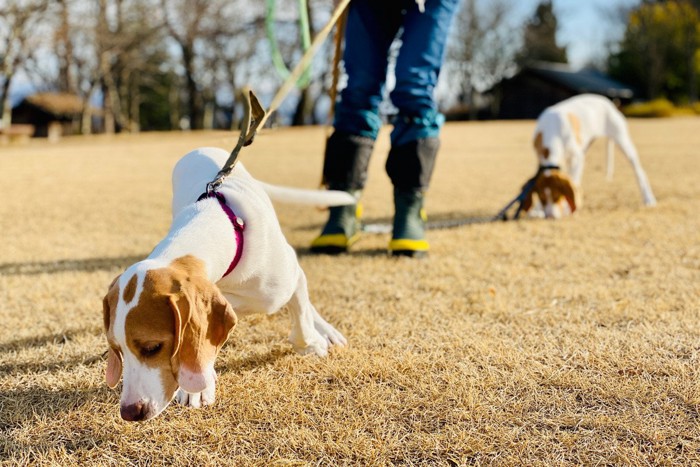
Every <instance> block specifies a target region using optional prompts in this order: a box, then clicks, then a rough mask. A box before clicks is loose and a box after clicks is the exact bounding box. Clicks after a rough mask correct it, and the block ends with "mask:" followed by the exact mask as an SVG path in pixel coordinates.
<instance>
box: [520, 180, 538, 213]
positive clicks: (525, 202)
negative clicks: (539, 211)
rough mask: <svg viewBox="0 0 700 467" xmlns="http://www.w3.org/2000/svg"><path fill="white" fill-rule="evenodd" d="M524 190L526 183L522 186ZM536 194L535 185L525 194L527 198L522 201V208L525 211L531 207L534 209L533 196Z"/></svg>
mask: <svg viewBox="0 0 700 467" xmlns="http://www.w3.org/2000/svg"><path fill="white" fill-rule="evenodd" d="M521 189H522V190H525V185H523V187H522V188H521ZM534 196H535V187H533V188H532V189H531V190H530V192H529V193H527V194H526V195H525V198H524V199H523V202H522V210H523V212H528V211H529V210H530V209H532V203H533V197H534Z"/></svg>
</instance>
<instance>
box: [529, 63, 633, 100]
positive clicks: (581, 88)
mask: <svg viewBox="0 0 700 467" xmlns="http://www.w3.org/2000/svg"><path fill="white" fill-rule="evenodd" d="M525 71H528V72H530V73H532V74H534V75H536V76H539V77H541V78H542V79H544V80H547V81H551V82H554V83H557V84H559V85H561V86H564V87H566V88H569V89H570V90H572V91H575V92H577V93H588V92H590V93H594V94H602V95H604V96H608V97H611V98H615V97H618V98H623V99H631V98H632V97H633V96H634V91H633V90H632V89H631V88H630V87H629V86H626V85H624V84H622V83H620V82H619V81H615V80H614V79H612V78H610V77H609V76H607V75H605V74H603V73H601V72H599V71H597V70H592V69H583V70H580V71H574V70H572V69H571V68H570V67H569V66H568V65H566V64H560V63H542V62H540V63H535V64H533V65H530V66H528V67H527V68H526V69H525Z"/></svg>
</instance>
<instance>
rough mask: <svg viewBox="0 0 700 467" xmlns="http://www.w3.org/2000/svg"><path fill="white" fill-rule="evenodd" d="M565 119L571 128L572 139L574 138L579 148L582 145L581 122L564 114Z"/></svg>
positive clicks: (573, 116)
mask: <svg viewBox="0 0 700 467" xmlns="http://www.w3.org/2000/svg"><path fill="white" fill-rule="evenodd" d="M566 118H568V119H569V125H570V126H571V131H572V132H573V134H574V138H576V142H577V143H578V145H579V146H581V145H582V144H583V139H582V138H581V120H579V118H578V117H577V116H576V115H574V114H572V113H569V114H566Z"/></svg>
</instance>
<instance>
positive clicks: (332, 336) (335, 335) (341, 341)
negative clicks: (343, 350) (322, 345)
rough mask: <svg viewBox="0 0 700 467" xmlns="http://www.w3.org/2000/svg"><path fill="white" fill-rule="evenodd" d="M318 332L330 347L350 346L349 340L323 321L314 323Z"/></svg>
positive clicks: (319, 320)
mask: <svg viewBox="0 0 700 467" xmlns="http://www.w3.org/2000/svg"><path fill="white" fill-rule="evenodd" d="M314 327H315V328H316V331H318V333H319V334H320V335H321V336H322V337H323V338H324V339H326V341H327V342H328V345H338V346H340V347H345V346H346V345H348V340H347V339H346V338H345V336H343V335H342V334H341V333H340V332H339V331H338V330H337V329H336V328H334V327H333V326H331V325H330V324H328V322H327V321H325V320H323V319H318V320H316V321H314Z"/></svg>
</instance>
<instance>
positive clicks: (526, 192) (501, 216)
mask: <svg viewBox="0 0 700 467" xmlns="http://www.w3.org/2000/svg"><path fill="white" fill-rule="evenodd" d="M546 170H560V168H559V166H558V165H541V166H539V167H538V168H537V172H536V173H535V175H534V176H533V177H532V178H530V179H529V180H528V181H527V182H525V185H523V189H522V190H521V191H520V194H519V195H518V196H516V197H515V198H514V199H513V200H512V201H511V202H510V203H508V204H507V205H506V207H504V208H503V209H501V210H500V211H499V212H498V214H496V216H495V217H494V218H493V220H504V221H507V220H508V215H507V212H508V209H510V208H511V206H513V205H514V204H515V203H519V204H518V209H517V210H516V211H515V215H514V216H513V219H520V212H521V211H522V210H523V203H524V202H525V199H526V198H527V197H528V196H530V193H532V190H534V189H535V184H536V183H537V180H538V179H539V178H540V177H541V176H542V174H543V173H544V172H545V171H546Z"/></svg>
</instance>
